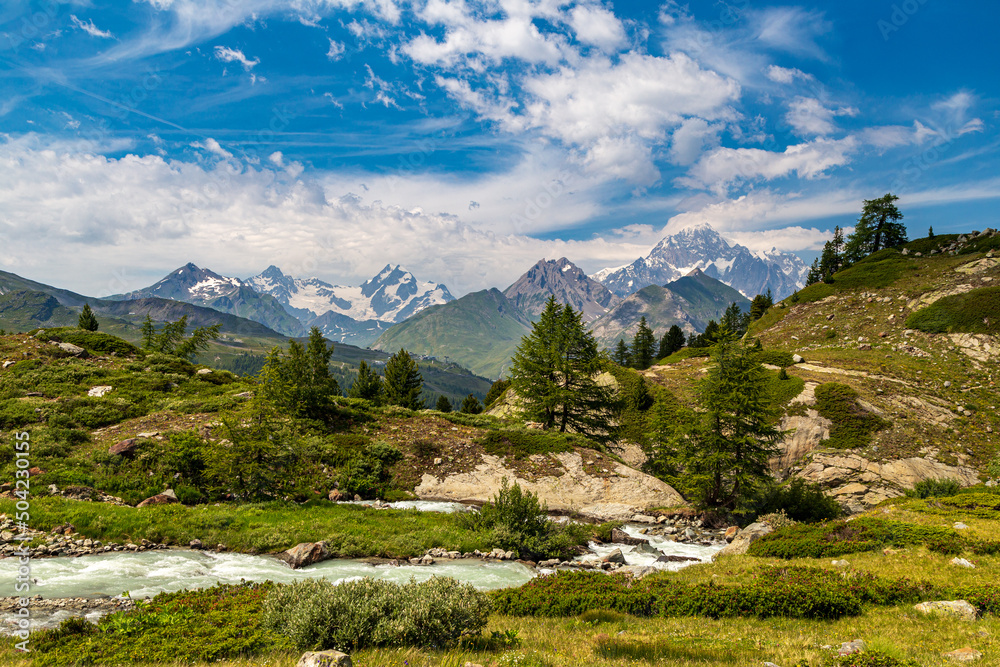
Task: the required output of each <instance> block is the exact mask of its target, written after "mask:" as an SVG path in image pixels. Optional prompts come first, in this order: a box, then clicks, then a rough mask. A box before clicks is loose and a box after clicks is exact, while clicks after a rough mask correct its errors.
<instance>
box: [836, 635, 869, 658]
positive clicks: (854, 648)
mask: <svg viewBox="0 0 1000 667" xmlns="http://www.w3.org/2000/svg"><path fill="white" fill-rule="evenodd" d="M864 650H865V643H864V641H862V640H861V639H855V640H854V641H852V642H844V643H843V644H841V645H840V649H839V650H838V651H837V655H854V654H855V653H861V652H862V651H864Z"/></svg>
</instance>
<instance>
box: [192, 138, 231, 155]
mask: <svg viewBox="0 0 1000 667" xmlns="http://www.w3.org/2000/svg"><path fill="white" fill-rule="evenodd" d="M191 147H192V148H200V149H202V150H206V151H208V152H209V153H211V154H212V155H215V156H217V157H220V158H222V159H223V160H231V159H232V158H233V154H232V153H230V152H229V151H227V150H226V149H225V148H223V147H222V146H220V145H219V142H218V141H216V140H215V139H212V138H211V137H209V138H207V139H205V141H195V142H192V143H191Z"/></svg>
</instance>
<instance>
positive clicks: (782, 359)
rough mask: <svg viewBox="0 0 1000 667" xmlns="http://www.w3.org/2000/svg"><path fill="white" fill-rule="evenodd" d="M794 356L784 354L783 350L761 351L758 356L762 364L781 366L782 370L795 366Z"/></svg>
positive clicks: (789, 353) (787, 353) (788, 353)
mask: <svg viewBox="0 0 1000 667" xmlns="http://www.w3.org/2000/svg"><path fill="white" fill-rule="evenodd" d="M792 356H793V355H792V353H791V352H784V351H782V350H761V351H760V352H759V353H758V354H757V357H758V359H759V360H760V363H762V364H772V365H774V366H781V367H782V368H784V367H786V366H792V365H793V364H795V361H794V360H793V359H792Z"/></svg>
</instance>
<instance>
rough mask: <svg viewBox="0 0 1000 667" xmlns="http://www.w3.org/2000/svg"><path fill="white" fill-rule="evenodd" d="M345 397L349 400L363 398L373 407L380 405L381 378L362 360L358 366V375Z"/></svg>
mask: <svg viewBox="0 0 1000 667" xmlns="http://www.w3.org/2000/svg"><path fill="white" fill-rule="evenodd" d="M347 395H348V396H350V397H351V398H363V399H365V400H368V401H371V402H372V403H374V404H375V405H380V404H381V403H382V378H381V377H379V374H378V373H376V372H375V370H374V369H373V368H372V367H371V366H369V365H368V363H367V362H366V361H365V360H364V359H362V360H361V363H359V364H358V375H357V377H355V378H354V382H353V384H351V388H350V390H348V392H347Z"/></svg>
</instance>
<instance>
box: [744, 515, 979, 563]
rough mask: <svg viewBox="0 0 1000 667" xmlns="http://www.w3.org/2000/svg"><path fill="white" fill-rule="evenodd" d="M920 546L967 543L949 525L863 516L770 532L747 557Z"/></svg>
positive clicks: (951, 549) (956, 547) (946, 548)
mask: <svg viewBox="0 0 1000 667" xmlns="http://www.w3.org/2000/svg"><path fill="white" fill-rule="evenodd" d="M913 545H924V546H926V547H928V548H929V549H931V550H933V551H937V552H939V553H947V554H956V553H961V552H962V551H963V550H964V549H965V548H966V546H967V544H966V542H965V541H964V540H963V538H962V537H961V536H960V535H959V534H958V533H956V532H955V531H954V530H952V529H950V528H935V527H931V526H921V525H917V524H911V523H903V522H901V521H889V520H887V519H875V518H871V517H864V518H860V519H855V520H853V521H850V522H848V521H844V520H836V521H829V522H823V523H816V524H806V523H800V524H796V525H794V526H788V527H786V528H781V529H779V530H776V531H774V532H773V533H771V534H770V535H765V536H764V537H762V538H760V539H759V540H757V541H756V542H754V543H753V544H751V545H750V548H749V549H748V551H747V553H748V554H749V555H751V556H761V557H770V558H787V559H790V558H833V557H836V556H843V555H845V554H852V553H858V552H862V551H875V550H876V549H881V548H883V547H890V546H893V547H903V546H913Z"/></svg>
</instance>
